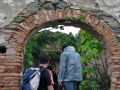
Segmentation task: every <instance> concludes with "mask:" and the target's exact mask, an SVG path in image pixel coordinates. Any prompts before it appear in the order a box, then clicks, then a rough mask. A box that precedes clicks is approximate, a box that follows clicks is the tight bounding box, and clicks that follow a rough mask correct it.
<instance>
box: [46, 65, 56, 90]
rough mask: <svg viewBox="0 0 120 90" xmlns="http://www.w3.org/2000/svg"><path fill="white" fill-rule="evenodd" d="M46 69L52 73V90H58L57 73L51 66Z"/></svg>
mask: <svg viewBox="0 0 120 90" xmlns="http://www.w3.org/2000/svg"><path fill="white" fill-rule="evenodd" d="M48 69H49V70H50V71H51V72H52V75H53V81H54V85H53V87H54V90H58V76H57V73H56V72H55V71H54V70H53V67H52V66H51V65H49V66H48Z"/></svg>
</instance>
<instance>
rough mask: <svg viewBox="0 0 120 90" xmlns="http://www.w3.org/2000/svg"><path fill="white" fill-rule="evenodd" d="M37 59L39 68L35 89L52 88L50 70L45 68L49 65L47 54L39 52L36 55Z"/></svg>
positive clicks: (44, 89)
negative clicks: (39, 73) (37, 83)
mask: <svg viewBox="0 0 120 90" xmlns="http://www.w3.org/2000/svg"><path fill="white" fill-rule="evenodd" d="M37 59H38V61H39V65H38V67H39V68H40V70H41V75H40V82H39V87H38V89H37V90H54V88H53V85H54V81H53V76H52V72H51V71H50V70H49V69H47V67H48V66H49V60H48V56H47V55H45V54H40V55H39V56H37Z"/></svg>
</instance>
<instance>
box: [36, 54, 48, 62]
mask: <svg viewBox="0 0 120 90" xmlns="http://www.w3.org/2000/svg"><path fill="white" fill-rule="evenodd" d="M38 62H39V64H47V63H48V62H49V60H48V56H47V55H46V54H39V56H38Z"/></svg>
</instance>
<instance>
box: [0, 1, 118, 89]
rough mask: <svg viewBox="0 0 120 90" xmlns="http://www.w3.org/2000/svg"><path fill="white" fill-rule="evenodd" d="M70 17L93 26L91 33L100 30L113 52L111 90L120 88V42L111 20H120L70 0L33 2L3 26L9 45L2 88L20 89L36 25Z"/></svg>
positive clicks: (2, 60)
mask: <svg viewBox="0 0 120 90" xmlns="http://www.w3.org/2000/svg"><path fill="white" fill-rule="evenodd" d="M42 3H44V2H42ZM103 14H104V15H103ZM67 16H71V17H73V21H72V23H71V24H73V25H75V24H77V25H80V26H79V27H81V26H84V25H86V26H90V27H92V29H91V31H90V32H91V33H93V32H97V34H98V36H100V37H101V39H102V40H103V42H105V45H106V47H107V49H108V51H109V54H110V57H109V59H108V62H109V63H110V66H109V73H110V74H111V80H112V81H111V90H120V42H119V40H118V38H117V33H116V32H115V30H113V24H111V23H110V22H109V21H107V20H108V19H110V20H111V19H112V22H114V23H117V25H119V23H118V22H117V21H116V19H114V18H113V17H112V16H111V15H108V14H106V13H104V12H102V11H99V10H88V9H87V10H85V9H79V8H78V7H75V8H73V6H69V5H68V4H67V3H66V2H63V1H62V2H59V3H55V2H54V0H52V1H51V0H49V2H47V3H44V4H42V5H41V3H39V2H37V3H36V2H35V3H30V4H29V5H28V6H27V8H25V9H24V10H22V11H21V12H20V13H19V14H18V15H17V16H16V17H15V18H14V20H13V21H12V22H11V23H10V24H9V25H7V26H5V27H4V28H2V29H1V33H0V34H1V35H2V38H1V42H0V46H5V48H6V52H5V53H0V90H19V87H20V80H21V76H22V67H23V57H24V56H23V55H24V49H25V45H26V42H27V40H28V39H29V37H30V36H31V34H32V33H33V32H37V31H35V28H37V27H41V28H42V27H43V26H44V25H47V23H49V22H50V21H51V22H54V21H57V22H61V21H62V22H63V23H66V22H65V21H66V18H67ZM78 16H84V17H85V20H84V21H81V22H77V17H78ZM115 25H116V24H115ZM8 36H9V37H8Z"/></svg>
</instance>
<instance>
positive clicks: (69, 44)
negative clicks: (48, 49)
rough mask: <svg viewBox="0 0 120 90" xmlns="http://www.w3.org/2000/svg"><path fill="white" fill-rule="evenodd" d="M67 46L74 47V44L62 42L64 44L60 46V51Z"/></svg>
mask: <svg viewBox="0 0 120 90" xmlns="http://www.w3.org/2000/svg"><path fill="white" fill-rule="evenodd" d="M68 46H73V47H75V45H74V44H73V43H66V44H64V45H63V46H62V51H64V49H65V48H66V47H68Z"/></svg>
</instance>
